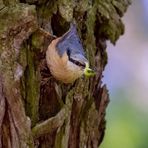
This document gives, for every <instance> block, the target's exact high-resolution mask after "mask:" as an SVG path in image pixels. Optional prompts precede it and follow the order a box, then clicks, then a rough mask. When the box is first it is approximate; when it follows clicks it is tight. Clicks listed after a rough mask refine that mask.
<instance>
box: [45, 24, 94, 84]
mask: <svg viewBox="0 0 148 148" xmlns="http://www.w3.org/2000/svg"><path fill="white" fill-rule="evenodd" d="M46 62H47V66H48V68H49V70H50V72H51V74H52V75H53V77H54V78H55V79H57V80H59V81H61V82H63V83H65V84H68V83H73V82H74V81H75V80H77V79H78V78H80V77H81V76H82V75H85V76H86V77H90V76H94V75H95V71H94V70H92V69H91V68H89V62H88V60H87V58H86V55H85V52H84V49H83V46H82V42H81V40H80V38H79V35H78V33H77V28H76V25H75V24H73V23H72V24H71V25H70V29H69V30H68V31H67V32H66V33H65V34H64V35H62V36H60V37H57V38H56V39H54V40H53V41H52V42H51V43H50V44H49V46H48V48H47V51H46Z"/></svg>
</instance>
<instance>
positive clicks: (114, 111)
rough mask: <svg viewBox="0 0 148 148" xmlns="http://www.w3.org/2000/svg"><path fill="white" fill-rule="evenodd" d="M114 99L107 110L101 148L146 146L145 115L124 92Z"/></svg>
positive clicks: (146, 120)
mask: <svg viewBox="0 0 148 148" xmlns="http://www.w3.org/2000/svg"><path fill="white" fill-rule="evenodd" d="M114 99H115V100H112V101H111V104H110V106H109V108H108V111H107V122H108V124H107V130H106V135H105V138H104V141H103V144H102V145H101V148H125V147H126V148H147V147H148V144H147V138H146V137H148V130H147V124H148V119H147V115H146V114H145V113H143V112H142V111H140V110H138V108H136V107H135V106H134V105H133V104H132V103H131V102H130V101H128V99H129V98H128V96H127V97H124V94H119V95H117V96H114Z"/></svg>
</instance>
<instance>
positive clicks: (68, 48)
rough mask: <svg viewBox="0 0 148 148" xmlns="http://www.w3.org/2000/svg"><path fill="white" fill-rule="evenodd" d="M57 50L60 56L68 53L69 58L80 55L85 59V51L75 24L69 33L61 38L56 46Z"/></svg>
mask: <svg viewBox="0 0 148 148" xmlns="http://www.w3.org/2000/svg"><path fill="white" fill-rule="evenodd" d="M56 49H57V52H58V54H59V55H60V56H62V55H63V54H64V53H65V52H67V54H68V55H69V56H70V55H76V54H80V55H82V56H84V57H85V53H84V49H83V46H82V43H81V41H80V38H79V36H78V34H77V30H76V26H75V25H74V24H72V25H71V27H70V29H69V31H68V32H67V33H65V34H64V35H63V36H62V37H61V39H60V40H59V42H58V43H57V45H56Z"/></svg>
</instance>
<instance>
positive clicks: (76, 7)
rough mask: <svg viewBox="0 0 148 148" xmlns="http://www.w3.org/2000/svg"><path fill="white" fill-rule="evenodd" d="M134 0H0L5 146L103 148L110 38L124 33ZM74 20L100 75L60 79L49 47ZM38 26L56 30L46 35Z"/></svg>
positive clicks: (1, 134)
mask: <svg viewBox="0 0 148 148" xmlns="http://www.w3.org/2000/svg"><path fill="white" fill-rule="evenodd" d="M129 4H130V0H104V1H102V0H82V1H79V0H78V1H74V0H58V1H54V0H51V1H49V0H20V1H19V0H0V148H1V147H2V148H27V147H32V148H33V147H38V148H84V147H86V148H97V147H98V146H99V145H100V144H101V142H102V140H103V137H104V132H105V124H106V122H105V109H106V107H107V104H108V102H109V97H108V91H107V88H106V86H105V85H102V82H101V78H102V72H103V70H104V68H105V65H106V64H107V53H106V41H107V40H110V41H111V42H112V43H113V44H115V42H116V40H117V39H118V38H119V36H120V35H122V34H123V32H124V25H123V23H122V21H121V17H122V16H123V14H124V12H125V11H126V9H127V7H128V5H129ZM72 21H75V22H76V24H77V26H78V31H79V35H80V37H81V39H82V42H83V46H84V48H85V49H86V53H87V57H88V59H89V61H90V64H91V66H92V67H95V68H96V71H97V74H96V76H95V77H94V78H91V79H87V78H80V79H79V80H77V81H76V82H75V83H74V84H70V85H64V84H61V83H60V82H58V81H56V80H55V79H54V78H53V77H52V76H51V74H50V71H49V69H48V68H47V66H46V61H45V51H46V49H47V46H48V45H49V44H50V42H51V41H52V39H54V38H55V36H52V35H51V34H54V35H56V36H60V35H62V34H63V33H65V32H66V31H67V29H68V28H69V24H70V22H72ZM40 27H42V28H43V29H44V30H46V31H48V32H50V33H49V34H48V33H45V32H43V31H42V30H41V29H40Z"/></svg>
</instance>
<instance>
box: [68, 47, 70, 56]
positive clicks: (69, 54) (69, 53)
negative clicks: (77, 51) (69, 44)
mask: <svg viewBox="0 0 148 148" xmlns="http://www.w3.org/2000/svg"><path fill="white" fill-rule="evenodd" d="M67 55H68V57H70V49H69V48H68V49H67Z"/></svg>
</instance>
